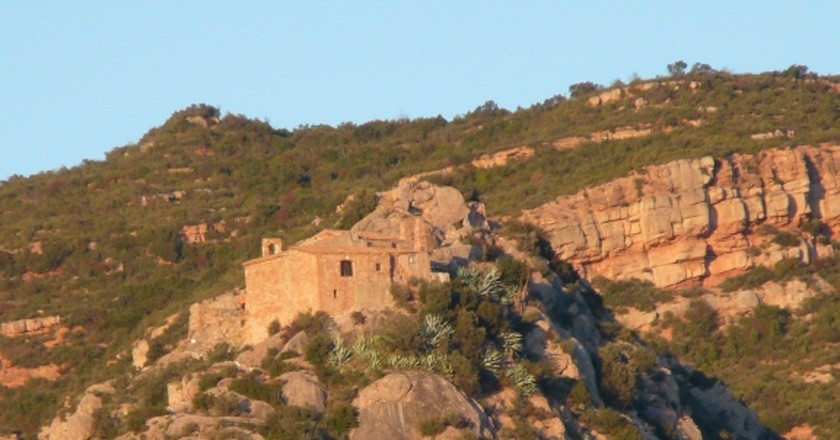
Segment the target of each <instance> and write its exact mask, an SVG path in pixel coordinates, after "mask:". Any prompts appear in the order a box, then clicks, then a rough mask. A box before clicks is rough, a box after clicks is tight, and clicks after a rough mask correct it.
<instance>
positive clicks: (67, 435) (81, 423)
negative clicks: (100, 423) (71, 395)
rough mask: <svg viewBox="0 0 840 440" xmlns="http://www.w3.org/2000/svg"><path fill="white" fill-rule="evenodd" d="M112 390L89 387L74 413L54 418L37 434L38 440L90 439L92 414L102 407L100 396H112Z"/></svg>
mask: <svg viewBox="0 0 840 440" xmlns="http://www.w3.org/2000/svg"><path fill="white" fill-rule="evenodd" d="M113 393H114V388H113V387H112V386H111V385H109V384H107V383H104V384H97V385H93V386H91V387H89V388H88V389H87V390H86V391H85V394H84V395H83V396H82V399H81V400H80V401H79V405H78V406H77V407H76V411H75V412H74V413H73V414H72V415H70V416H69V417H67V419H62V418H60V417H56V418H55V419H54V420H53V421H52V423H51V424H50V426H47V427H44V429H43V430H41V432H40V433H39V434H38V439H39V440H65V439H66V440H77V439H86V438H91V436H92V435H93V425H94V413H95V412H96V410H98V409H99V408H101V407H102V399H101V398H100V397H99V396H100V395H102V394H113Z"/></svg>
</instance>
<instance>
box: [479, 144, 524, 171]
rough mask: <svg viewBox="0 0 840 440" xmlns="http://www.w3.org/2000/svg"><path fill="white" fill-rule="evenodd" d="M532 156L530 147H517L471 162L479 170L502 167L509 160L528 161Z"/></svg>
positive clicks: (486, 155)
mask: <svg viewBox="0 0 840 440" xmlns="http://www.w3.org/2000/svg"><path fill="white" fill-rule="evenodd" d="M533 155H534V149H533V148H531V147H517V148H511V149H508V150H504V151H500V152H498V153H495V154H485V155H483V156H481V157H479V158H478V159H475V160H473V161H472V166H474V167H476V168H480V169H488V168H495V167H503V166H505V165H507V164H508V162H509V161H511V160H523V159H528V158H530V157H532V156H533Z"/></svg>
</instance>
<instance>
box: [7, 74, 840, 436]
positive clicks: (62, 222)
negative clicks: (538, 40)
mask: <svg viewBox="0 0 840 440" xmlns="http://www.w3.org/2000/svg"><path fill="white" fill-rule="evenodd" d="M837 84H838V83H837V80H836V78H827V77H819V76H817V75H814V74H811V73H809V72H807V69H802V68H801V66H792V68H790V69H788V70H786V71H783V72H770V73H763V74H755V75H734V74H730V73H728V72H724V71H715V70H713V69H711V68H708V66H703V65H698V66H695V69H692V71H691V72H689V73H687V74H685V75H683V76H678V77H669V78H659V79H653V80H648V81H642V80H639V81H634V82H633V83H631V84H628V85H623V84H614V85H613V86H611V87H610V88H608V89H604V88H599V87H597V86H595V85H592V84H587V83H582V84H578V85H576V86H575V87H573V88H572V96H573V97H572V98H570V99H566V98H564V97H562V96H560V95H558V96H556V97H553V98H550V99H548V100H546V101H545V102H543V103H541V104H535V105H533V106H532V107H530V108H527V109H517V110H516V111H513V112H511V111H507V110H504V109H500V108H498V107H497V106H496V105H495V104H494V103H492V102H487V103H485V104H484V105H482V106H479V107H478V108H476V109H475V110H473V111H471V112H468V113H466V114H464V115H463V116H459V117H457V118H455V119H453V120H452V121H447V120H445V119H444V118H442V117H437V118H421V119H415V120H395V121H372V122H368V123H365V124H361V125H355V124H350V123H347V124H342V125H340V126H338V127H329V126H302V127H298V128H296V129H294V130H285V129H276V128H273V127H271V126H270V125H269V124H267V123H265V122H262V121H257V120H252V119H248V118H246V117H244V116H241V115H230V114H227V115H222V114H221V113H220V111H219V110H218V109H216V108H213V107H210V106H206V105H198V106H193V107H190V108H188V109H185V110H182V111H179V112H176V113H174V114H173V115H172V117H171V118H169V120H167V121H166V122H165V123H164V124H163V125H162V126H160V127H158V128H154V129H152V130H150V131H149V132H148V133H147V134H146V135H144V136H143V138H142V139H140V140H139V141H138V142H137V143H136V144H135V145H129V146H125V147H122V148H118V149H115V150H113V151H112V152H110V153H109V154H108V155H107V157H106V159H105V160H104V161H101V162H94V161H88V162H85V163H83V164H82V165H80V166H78V167H74V168H71V169H63V170H58V171H54V172H47V173H42V174H39V175H36V176H32V177H29V178H21V177H12V178H10V179H9V180H8V181H7V182H5V183H3V184H2V186H0V213H2V218H3V221H2V223H0V270H1V271H2V279H1V280H0V295H2V296H1V297H0V304H2V309H1V310H0V313H1V315H0V321H2V322H5V323H9V325H8V326H4V331H3V336H2V338H0V353H2V357H3V359H4V361H3V362H4V364H3V365H4V366H3V370H2V371H3V374H4V375H3V378H4V385H5V386H4V387H2V395H0V427H7V428H9V429H22V430H24V431H25V432H27V433H34V432H36V431H37V430H38V427H39V426H42V425H44V424H46V423H47V422H48V421H49V419H50V417H51V416H52V415H53V414H55V413H57V412H58V411H59V409H61V407H62V405H63V404H64V402H65V400H66V399H67V398H68V397H70V398H71V399H72V397H73V396H79V395H81V393H82V391H83V390H84V389H85V388H86V387H88V386H89V385H91V384H94V383H99V382H102V381H103V380H105V379H107V378H113V377H119V376H122V375H126V374H130V373H131V372H132V371H133V366H132V365H131V356H130V351H131V346H132V344H133V343H134V341H136V340H138V339H141V338H143V337H145V336H147V329H149V328H153V327H158V326H160V325H162V324H163V323H164V322H165V320H166V318H167V317H173V316H174V318H173V320H172V325H171V326H170V327H168V330H166V331H164V332H163V335H162V336H157V337H154V338H150V339H151V343H150V349H149V358H150V360H151V361H154V360H156V359H159V358H161V357H163V356H164V355H165V354H166V353H167V352H168V351H170V350H172V349H173V348H174V347H175V345H176V343H177V342H178V341H179V340H181V339H182V338H183V337H184V336H186V328H187V319H188V318H187V316H186V315H187V314H186V310H187V308H188V306H189V305H190V304H191V303H193V302H196V301H200V300H204V299H207V298H211V297H214V296H216V295H219V294H221V293H223V292H226V291H229V290H231V289H234V288H238V287H242V286H243V279H242V271H241V268H240V266H239V263H241V262H243V261H245V260H247V259H249V258H253V257H255V256H257V253H258V251H259V249H260V244H259V243H260V240H261V239H262V238H263V237H266V236H280V237H281V238H283V239H284V241H285V242H289V243H293V242H295V241H297V240H299V239H302V238H305V237H309V236H311V235H313V234H315V233H316V232H318V231H319V230H321V229H323V228H325V227H331V228H332V227H339V228H349V227H350V226H352V225H353V224H355V223H356V222H357V221H358V220H360V219H362V218H363V217H364V216H365V215H366V214H368V213H369V212H370V211H372V210H373V208H374V206H375V200H374V193H375V192H377V191H382V190H385V189H388V188H391V187H393V186H394V185H395V184H396V183H397V182H398V181H399V180H400V179H404V178H407V177H409V176H414V175H418V174H421V173H428V174H426V177H425V178H426V179H429V180H432V181H433V182H435V183H438V184H447V185H452V186H454V187H456V188H458V189H459V190H460V192H461V193H462V194H464V196H465V197H466V198H467V199H468V200H477V201H481V202H483V203H484V205H485V206H486V209H487V211H488V214H489V215H490V216H491V217H494V218H498V219H499V220H500V221H502V222H503V223H506V222H507V220H508V219H509V218H511V217H517V216H519V215H520V213H521V212H522V210H523V209H529V210H536V209H541V207H543V206H547V205H546V204H547V203H549V202H552V201H553V200H555V199H556V198H557V197H558V196H572V195H573V194H575V193H577V192H579V191H582V190H584V189H585V188H592V187H595V186H596V185H601V184H605V183H607V182H609V181H611V180H613V179H616V178H620V177H625V176H628V175H630V173H632V172H636V173H638V174H637V175H644V172H645V171H644V167H645V166H647V165H654V164H665V163H667V162H669V161H673V160H678V159H680V160H686V161H690V160H696V161H702V160H703V159H702V158H704V157H707V156H709V157H713V158H715V160H718V161H722V162H721V163H723V162H725V161H727V160H729V159H728V158H731V157H736V156H733V154H735V153H738V154H740V155H755V154H758V153H759V152H762V151H764V150H767V149H771V148H775V149H784V148H787V147H792V146H803V145H811V146H812V147H816V146H818V145H819V144H821V143H831V142H838V141H840V124H838V121H837V118H838V115H840V113H838V111H837V109H838V108H840V87H838V85H837ZM783 151H784V150H783ZM499 152H502V154H501V155H499V156H493V155H494V154H496V153H499ZM485 155H486V156H485ZM483 156H485V157H483ZM737 157H742V156H737ZM805 171H806V174H807V171H808V169H807V167H806V170H805ZM831 171H833V168H832V169H830V170H827V171H826V172H827V173H828V174H831ZM632 178H633V177H629V178H628V179H632ZM771 180H772V177H771ZM634 185H635V184H634ZM642 190H643V192H644V190H645V189H644V186H643V187H642ZM339 206H340V207H341V209H337V208H338V207H339ZM798 218H799V216H797V219H798ZM543 226H545V225H543ZM788 226H789V229H791V228H799V227H804V226H805V223H802V224H800V223H799V222H795V223H792V224H791V225H787V224H785V227H786V228H787V227H788ZM818 232H819V231H818ZM768 234H769V236H772V237H775V236H777V235H778V234H776V233H774V232H772V231H770V232H768ZM701 235H702V234H701ZM811 235H812V237H811V238H812V239H813V240H816V238H817V235H819V236H821V237H824V239H823V241H822V242H821V243H822V244H824V245H826V246H829V247H830V244H831V238H832V235H831V234H830V233H823V232H819V233H817V234H811ZM800 236H802V234H798V235H796V237H800ZM796 237H795V238H796ZM796 239H798V238H796ZM782 240H783V239H782ZM552 244H553V245H554V246H555V249H556V250H557V252H558V253H560V254H561V255H562V256H563V257H564V258H569V259H571V260H574V258H577V257H576V256H575V255H571V254H570V255H566V254H565V253H563V252H565V251H562V249H563V246H562V243H560V242H552ZM780 246H782V245H780ZM701 259H702V257H701ZM800 260H801V259H800ZM809 261H810V260H809ZM820 261H821V262H822V263H820V264H819V265H804V266H802V267H800V266H795V268H794V269H795V270H794V269H788V270H789V272H785V273H784V274H782V275H780V276H781V277H783V278H784V277H787V278H788V279H789V278H790V277H791V276H792V275H790V274H791V273H796V274H797V276H800V275H801V276H805V274H807V275H808V276H810V273H811V272H817V273H820V272H827V274H824V275H821V277H822V278H823V279H824V280H826V281H827V282H829V283H831V282H832V280H833V279H832V278H831V275H830V273H831V271H832V270H834V269H833V268H834V266H833V263H831V261H833V260H820ZM573 262H574V261H573ZM749 268H750V267H748V266H744V267H743V270H747V269H749ZM558 270H559V269H558ZM640 270H641V273H644V269H643V268H642V269H640ZM780 270H781V269H780ZM752 273H753V271H750V272H747V273H746V274H744V275H743V276H749V275H750V274H752ZM596 274H604V275H608V276H610V275H613V274H612V273H610V272H608V271H607V272H603V271H602V272H597V273H596ZM729 275H735V274H734V273H728V274H727V276H729ZM618 278H621V277H618ZM643 278H644V277H643ZM768 279H769V278H768ZM667 284H669V283H662V285H667ZM622 289H624V290H630V288H628V287H626V286H625V287H623V288H622ZM618 296H619V297H621V295H618ZM605 297H606V299H607V300H608V301H607V305H608V306H610V307H621V306H622V304H621V302H620V301H619V302H617V303H612V304H611V303H610V301H609V300H610V298H613V296H606V295H605ZM634 297H635V295H634ZM832 298H833V296H832V295H824V296H820V297H818V298H817V299H814V300H812V302H810V303H807V304H805V305H804V306H802V307H801V308H798V309H796V311H795V312H786V311H781V312H780V311H779V310H782V309H778V310H777V309H772V310H770V311H765V312H766V313H769V315H768V316H772V317H774V318H772V319H774V320H775V321H773V322H770V323H765V322H764V321H761V322H759V320H758V319H759V318H758V317H756V316H757V315H744V316H743V317H742V318H740V317H739V319H744V320H745V321H744V322H742V323H741V324H740V327H738V326H735V327H730V328H745V329H748V328H749V327H748V326H750V325H752V326H754V327H756V331H755V333H757V334H758V335H759V336H755V337H757V338H758V339H760V340H769V341H785V342H784V344H782V343H777V342H766V343H764V345H762V344H753V345H752V346H751V353H750V356H746V354H745V353H744V352H743V350H742V351H737V350H736V351H732V352H728V353H730V356H736V355H738V356H742V357H744V358H745V359H749V362H747V361H744V363H743V365H740V364H739V363H733V362H729V361H724V360H731V358H726V357H724V356H722V355H721V353H719V352H715V354H714V356H712V355H711V354H710V353H709V350H708V349H706V350H705V351H702V350H700V349H697V348H696V347H697V346H696V345H694V344H693V343H692V342H691V341H692V339H691V338H706V337H707V336H708V335H709V334H715V335H718V336H716V337H720V338H726V337H727V335H730V334H732V333H731V332H729V333H727V332H726V331H725V330H723V328H721V329H716V327H717V326H716V325H715V326H713V327H715V328H707V329H705V330H704V331H705V333H704V332H700V331H699V330H698V332H699V333H697V332H692V331H685V332H684V333H679V332H678V331H677V330H674V332H675V333H676V334H677V336H684V337H685V338H684V339H683V338H679V337H678V338H675V339H673V340H672V341H671V342H670V343H658V345H657V347H658V348H660V349H662V350H670V351H671V352H673V353H676V354H678V355H681V356H684V357H685V361H686V362H691V363H693V364H694V365H695V366H697V367H700V368H701V369H702V370H703V371H704V372H706V374H709V375H712V376H719V377H720V378H721V379H724V382H725V383H726V385H728V386H730V387H731V386H733V384H735V383H738V382H739V379H741V378H742V375H744V376H743V377H747V376H749V375H750V373H747V371H749V368H750V366H752V367H755V365H759V364H762V362H765V360H766V359H769V358H770V357H775V358H777V359H778V358H782V359H786V358H790V357H793V353H792V352H791V350H794V348H792V347H797V346H799V345H797V344H800V343H802V341H803V340H808V341H809V343H808V344H807V345H806V347H818V348H807V350H809V351H808V353H812V351H811V350H817V352H816V353H815V354H814V355H813V356H812V358H811V359H808V357H807V356H806V357H805V358H801V359H800V360H801V362H805V361H806V360H807V362H812V363H813V365H810V364H809V365H798V364H794V363H791V364H788V363H782V365H781V366H780V367H779V368H777V369H775V370H772V371H768V372H767V373H766V375H765V376H764V379H766V380H758V379H756V381H757V382H759V383H752V381H750V383H749V384H746V385H745V386H743V387H740V388H739V389H738V390H737V394H736V395H737V397H738V398H740V399H743V400H744V401H745V402H746V403H747V404H748V405H749V406H751V407H754V408H760V411H759V415H760V416H761V418H762V419H761V420H762V422H763V423H764V424H766V425H768V426H770V427H771V428H773V429H774V430H775V431H777V432H778V433H785V432H787V431H788V430H789V429H790V428H792V427H794V426H801V425H803V424H805V423H808V424H809V426H811V427H812V428H813V429H814V430H815V432H817V433H823V434H824V433H827V432H832V429H833V428H837V427H836V426H835V424H836V421H831V420H830V419H827V418H826V417H829V416H826V414H831V412H830V411H831V408H836V405H837V399H836V398H833V397H830V396H831V393H830V389H831V388H830V387H831V386H832V384H834V383H836V381H835V380H834V379H833V376H832V375H836V374H837V373H836V372H834V371H836V370H831V368H829V370H828V372H827V373H826V374H828V375H829V376H830V379H831V380H828V381H826V382H825V383H820V384H819V385H814V386H815V387H818V388H819V389H820V392H821V393H823V392H824V393H826V394H825V395H826V396H829V397H827V398H826V399H824V400H825V401H826V402H828V403H827V404H826V405H828V406H826V409H825V410H820V411H811V410H797V411H792V409H791V408H790V407H789V406H785V405H786V404H787V402H794V401H796V402H800V401H801V403H798V405H800V404H801V405H804V406H805V407H806V408H808V407H809V406H808V405H809V403H808V402H809V399H812V398H814V397H813V394H812V393H808V392H797V391H795V390H790V391H786V393H788V392H789V393H793V394H790V395H786V397H785V398H781V397H780V396H778V395H775V396H774V395H770V394H768V393H771V391H772V390H768V389H767V387H766V385H767V383H770V382H773V383H775V382H776V381H779V380H785V378H788V377H791V375H796V374H804V373H805V372H807V371H810V370H803V369H802V368H812V367H813V369H819V368H822V366H823V365H829V366H830V365H833V364H836V363H837V361H838V360H836V359H833V358H832V356H833V354H832V353H831V350H830V348H827V347H830V345H828V344H830V343H833V342H834V339H833V338H832V337H831V335H830V334H829V335H827V336H826V335H824V333H825V332H829V331H836V329H835V327H836V322H840V319H838V318H837V317H836V316H835V315H836V313H835V314H832V313H834V312H833V310H836V308H833V307H834V306H833V304H834V302H833V299H832ZM630 302H632V301H630ZM663 302H665V301H663ZM625 307H626V306H625ZM698 307H699V306H698ZM817 311H819V313H818V315H819V316H818V317H817V318H808V316H813V314H814V313H816V312H817ZM179 312H180V314H178V313H179ZM765 312H762V313H765ZM809 313H811V315H809ZM800 314H801V315H800ZM823 315H825V316H823ZM663 316H664V314H663ZM762 316H763V315H762ZM800 316H802V319H798V318H799V317H800ZM50 317H58V318H57V321H58V322H56V319H47V318H50ZM678 318H679V317H675V318H674V319H675V320H678ZM605 319H606V318H605ZM762 319H763V318H762ZM768 319H769V318H768ZM22 320H28V321H22ZM707 321H708V319H707ZM712 321H715V320H712ZM678 324H679V323H678V322H677V321H674V322H673V325H674V326H676V328H679V325H678ZM764 325H769V326H770V328H772V329H774V330H773V333H772V334H773V335H774V336H772V337H771V336H767V337H765V336H762V335H764V330H763V329H764V327H763V326H764ZM7 329H8V331H7ZM745 331H746V330H745ZM747 333H749V332H748V331H747ZM642 337H643V338H645V336H642ZM733 337H734V336H733ZM751 337H752V336H751ZM768 338H769V339H768ZM773 338H776V339H773ZM680 342H681V343H682V345H679V343H680ZM705 342H706V343H709V342H708V341H705ZM733 343H734V342H733ZM668 344H674V345H673V346H672V345H668ZM700 346H703V345H700ZM785 347H790V348H788V349H786V348H785ZM780 350H787V351H780ZM800 357H801V355H800ZM791 362H794V361H793V360H791ZM739 365H740V367H741V368H737V367H738V366H739ZM771 378H772V380H771ZM797 393H798V394H797ZM800 399H801V400H800ZM831 405H834V406H831ZM812 406H813V405H812ZM783 413H784V414H785V415H786V416H789V417H787V418H785V419H780V415H781V414H783ZM838 429H840V428H838Z"/></svg>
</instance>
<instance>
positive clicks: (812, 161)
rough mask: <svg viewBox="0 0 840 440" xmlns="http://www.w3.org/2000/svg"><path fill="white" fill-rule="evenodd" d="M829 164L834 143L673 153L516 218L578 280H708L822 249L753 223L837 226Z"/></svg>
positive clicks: (836, 189)
mask: <svg viewBox="0 0 840 440" xmlns="http://www.w3.org/2000/svg"><path fill="white" fill-rule="evenodd" d="M838 170H840V145H835V144H823V145H820V146H819V147H811V146H800V147H796V148H791V149H774V150H766V151H763V152H761V153H759V154H757V155H747V154H734V155H732V156H730V157H727V158H712V157H704V158H702V159H693V160H678V161H674V162H670V163H667V164H664V165H659V166H651V167H648V168H646V169H645V171H644V172H643V173H634V174H633V175H630V176H628V177H624V178H621V179H617V180H614V181H612V182H609V183H606V184H603V185H600V186H596V187H593V188H588V189H585V190H583V191H581V192H579V193H577V194H574V195H571V196H563V197H559V198H557V199H556V200H554V201H553V202H550V203H547V204H545V205H542V206H540V207H538V208H536V209H533V210H529V211H525V212H524V213H523V215H522V219H523V220H525V221H529V222H532V223H534V224H536V225H539V226H541V227H542V228H544V229H545V230H546V231H547V232H548V233H549V234H550V237H551V241H552V245H553V246H554V247H555V249H557V251H558V252H559V253H560V256H561V257H562V258H564V259H566V260H567V261H570V262H572V263H573V264H574V265H575V266H576V267H577V268H578V270H579V271H580V272H581V275H583V276H585V277H588V278H591V277H594V276H598V275H603V276H606V277H607V278H611V279H626V278H638V279H643V280H649V281H652V282H653V283H654V284H656V285H657V286H674V285H678V284H680V283H684V282H687V281H691V280H701V281H705V282H707V283H712V284H713V283H715V282H716V281H718V280H720V279H721V277H720V276H721V275H724V274H731V273H737V271H743V270H746V269H749V268H750V267H753V266H757V265H772V264H773V263H775V262H777V261H779V260H781V259H783V258H798V259H801V260H803V261H805V262H808V261H810V260H811V259H813V258H815V257H822V256H829V255H831V254H832V253H833V250H832V248H831V246H830V245H829V244H827V240H821V239H815V238H814V237H813V236H811V235H804V234H802V233H801V232H799V231H798V230H792V231H791V232H793V233H794V234H796V235H797V236H798V244H796V243H795V241H797V240H794V243H791V242H790V240H788V242H787V243H785V242H784V241H782V240H774V238H776V237H777V236H778V234H777V233H778V231H777V230H775V229H771V228H765V229H764V230H763V231H762V233H759V229H760V228H758V226H759V225H763V224H767V225H770V226H773V227H774V228H777V229H793V228H796V227H799V226H802V225H803V224H805V222H808V221H810V222H811V224H812V225H813V224H816V222H822V223H823V224H824V225H825V227H826V228H827V231H830V235H833V234H836V233H837V232H840V182H838V179H840V175H838ZM768 231H770V232H768ZM780 242H781V243H780ZM822 242H826V243H822Z"/></svg>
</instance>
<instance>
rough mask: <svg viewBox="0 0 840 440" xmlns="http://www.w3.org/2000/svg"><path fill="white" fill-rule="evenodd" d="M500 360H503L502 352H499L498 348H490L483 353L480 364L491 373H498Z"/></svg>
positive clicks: (500, 367) (500, 368)
mask: <svg viewBox="0 0 840 440" xmlns="http://www.w3.org/2000/svg"><path fill="white" fill-rule="evenodd" d="M502 361H504V358H502V354H501V353H499V350H496V349H495V348H491V349H488V350H487V351H486V352H485V353H484V358H483V359H482V360H481V365H483V366H484V368H486V369H488V370H490V372H492V373H493V374H495V375H498V374H499V372H500V371H502Z"/></svg>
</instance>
